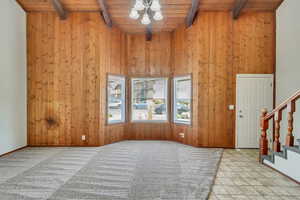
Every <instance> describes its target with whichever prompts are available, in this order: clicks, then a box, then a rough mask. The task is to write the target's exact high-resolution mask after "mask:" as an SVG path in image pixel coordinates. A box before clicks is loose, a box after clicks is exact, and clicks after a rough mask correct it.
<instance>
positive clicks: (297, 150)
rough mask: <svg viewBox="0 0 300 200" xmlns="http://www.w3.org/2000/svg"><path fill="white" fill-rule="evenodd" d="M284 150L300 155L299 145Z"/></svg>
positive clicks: (286, 147)
mask: <svg viewBox="0 0 300 200" xmlns="http://www.w3.org/2000/svg"><path fill="white" fill-rule="evenodd" d="M283 148H285V149H288V150H290V151H293V152H295V153H299V154H300V146H298V145H295V146H293V147H288V146H283Z"/></svg>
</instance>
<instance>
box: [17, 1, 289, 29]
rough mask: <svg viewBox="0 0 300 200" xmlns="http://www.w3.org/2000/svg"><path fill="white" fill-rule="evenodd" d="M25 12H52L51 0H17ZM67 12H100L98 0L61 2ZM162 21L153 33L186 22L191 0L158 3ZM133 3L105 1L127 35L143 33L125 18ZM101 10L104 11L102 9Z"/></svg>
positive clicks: (261, 7)
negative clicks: (160, 8) (160, 7)
mask: <svg viewBox="0 0 300 200" xmlns="http://www.w3.org/2000/svg"><path fill="white" fill-rule="evenodd" d="M17 1H18V2H19V3H20V4H21V6H22V7H23V8H24V9H25V10H26V11H27V12H37V11H38V12H49V11H50V12H52V11H55V9H54V7H53V4H52V3H51V1H52V0H17ZM238 1H239V0H200V3H199V11H200V12H201V11H232V10H234V8H235V6H236V5H237V2H238ZM282 1H283V0H248V1H247V3H246V5H245V6H244V8H243V11H274V10H276V9H277V8H278V6H279V5H280V4H281V3H282ZM60 2H61V4H62V5H63V7H64V8H65V10H66V11H68V12H76V11H84V12H100V11H101V8H100V6H99V1H98V0H60ZM160 2H161V5H162V13H163V15H164V19H163V20H162V21H160V22H155V23H154V24H153V25H152V31H153V32H162V31H173V30H175V29H176V28H177V27H178V26H179V25H181V24H183V23H185V22H186V20H187V16H188V13H189V10H190V9H191V6H192V0H160ZM133 4H134V0H106V5H107V11H108V13H109V14H110V16H111V20H112V23H113V25H114V26H117V27H119V28H120V29H121V30H123V31H125V32H127V33H145V32H146V31H147V29H146V27H145V25H142V24H141V23H140V21H139V20H132V19H130V18H129V17H128V15H129V11H130V8H131V7H132V6H133ZM102 11H103V10H102Z"/></svg>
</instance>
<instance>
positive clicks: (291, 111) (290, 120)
mask: <svg viewBox="0 0 300 200" xmlns="http://www.w3.org/2000/svg"><path fill="white" fill-rule="evenodd" d="M287 109H288V133H287V136H286V140H285V142H286V143H285V145H286V146H289V147H292V146H294V136H293V129H294V124H293V123H294V117H293V114H294V112H295V101H291V102H289V103H288V105H287Z"/></svg>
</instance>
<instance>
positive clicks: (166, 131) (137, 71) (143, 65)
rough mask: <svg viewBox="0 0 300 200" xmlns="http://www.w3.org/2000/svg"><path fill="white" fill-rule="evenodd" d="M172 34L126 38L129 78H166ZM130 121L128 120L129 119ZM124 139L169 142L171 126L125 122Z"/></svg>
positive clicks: (169, 73) (141, 35)
mask: <svg viewBox="0 0 300 200" xmlns="http://www.w3.org/2000/svg"><path fill="white" fill-rule="evenodd" d="M171 38H172V34H171V33H167V32H165V33H160V34H153V36H152V40H151V41H146V39H145V35H144V34H138V35H127V75H128V77H152V76H154V77H169V76H170V75H171V60H172V58H171V42H172V40H171ZM128 119H129V117H128ZM126 138H127V139H136V140H142V139H150V140H171V126H170V123H130V122H129V123H128V124H127V127H126Z"/></svg>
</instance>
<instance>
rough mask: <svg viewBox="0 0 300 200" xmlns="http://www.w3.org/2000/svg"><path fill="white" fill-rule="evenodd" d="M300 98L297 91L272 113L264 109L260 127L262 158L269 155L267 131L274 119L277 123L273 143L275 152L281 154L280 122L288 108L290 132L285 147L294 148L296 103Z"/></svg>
mask: <svg viewBox="0 0 300 200" xmlns="http://www.w3.org/2000/svg"><path fill="white" fill-rule="evenodd" d="M299 98H300V90H299V91H297V92H296V93H295V94H294V95H293V96H291V97H290V98H289V99H287V100H286V101H284V102H283V103H281V104H280V105H279V106H278V107H276V108H275V109H274V110H273V111H271V112H270V113H268V112H267V110H266V109H263V110H262V112H261V116H260V127H261V138H260V156H264V155H268V139H267V130H268V128H269V120H271V119H272V118H274V122H275V134H274V136H275V137H274V141H273V151H275V152H280V147H281V144H280V141H279V138H280V122H281V120H282V111H283V110H284V109H286V108H287V121H288V130H287V131H288V132H287V136H286V141H285V145H286V146H294V136H293V129H294V126H293V122H294V117H293V114H294V112H295V111H296V101H297V100H298V99H299Z"/></svg>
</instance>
